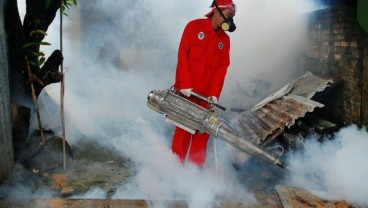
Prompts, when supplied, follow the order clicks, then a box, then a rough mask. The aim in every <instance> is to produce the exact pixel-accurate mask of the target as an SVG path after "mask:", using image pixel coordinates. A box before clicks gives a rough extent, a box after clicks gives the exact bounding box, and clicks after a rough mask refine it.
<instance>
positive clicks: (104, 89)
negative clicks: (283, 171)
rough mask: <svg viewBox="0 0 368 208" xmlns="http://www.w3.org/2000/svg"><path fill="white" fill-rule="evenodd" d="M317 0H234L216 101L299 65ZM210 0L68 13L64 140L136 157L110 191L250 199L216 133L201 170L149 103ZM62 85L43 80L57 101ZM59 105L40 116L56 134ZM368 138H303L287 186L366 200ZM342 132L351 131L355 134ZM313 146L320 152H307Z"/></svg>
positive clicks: (108, 0)
mask: <svg viewBox="0 0 368 208" xmlns="http://www.w3.org/2000/svg"><path fill="white" fill-rule="evenodd" d="M313 2H314V1H308V0H298V1H295V0H277V1H276V0H273V1H272V0H257V1H244V0H238V1H236V0H235V3H236V4H237V6H238V12H237V14H236V16H235V18H234V20H235V23H236V25H237V30H236V31H235V32H234V33H232V34H230V37H231V42H232V50H231V66H230V68H229V71H228V76H227V79H226V81H225V86H224V91H223V94H222V95H223V96H222V98H221V100H220V102H221V103H224V104H225V106H228V107H244V106H249V105H250V104H249V102H254V101H255V100H252V98H254V97H253V94H254V90H256V89H255V87H256V86H255V85H254V82H252V81H254V80H262V81H264V82H265V83H267V82H268V83H269V85H267V84H266V88H265V89H264V91H263V92H262V93H263V94H262V93H261V95H260V97H255V98H254V99H262V98H263V97H261V96H266V95H267V94H268V93H270V92H272V91H273V90H275V89H277V88H278V87H280V86H282V85H284V84H285V83H287V82H289V81H291V80H293V79H294V78H296V77H298V76H299V75H300V73H302V72H300V71H298V69H296V68H295V67H296V66H297V60H295V59H296V58H297V57H298V55H299V54H301V53H302V52H303V49H304V46H305V45H304V44H305V40H306V24H305V23H306V22H305V19H304V18H305V16H304V15H303V14H305V13H306V12H309V11H311V10H313V9H315V8H316V7H315V6H316V5H315V4H313ZM210 3H211V0H207V1H203V0H192V1H180V0H165V1H160V2H154V1H148V0H131V1H118V2H117V1H112V0H104V1H99V2H96V1H95V5H91V4H90V3H89V2H87V3H84V2H83V1H81V2H80V5H79V6H78V7H79V9H81V8H83V7H87V6H88V7H89V8H91V9H92V10H91V15H92V14H93V15H96V16H97V17H98V18H99V19H94V20H93V21H92V22H90V25H83V27H81V30H79V26H80V25H79V24H80V22H79V19H78V18H79V10H78V9H76V8H73V9H72V10H71V11H70V13H69V17H65V18H64V21H65V22H64V24H65V25H64V27H65V30H64V31H65V34H64V44H65V45H64V57H65V61H64V67H65V68H66V71H67V72H66V92H65V110H66V118H67V120H66V123H67V140H68V142H69V143H70V144H72V145H73V144H77V143H78V139H79V138H80V136H81V135H84V136H86V137H87V138H89V139H96V140H98V141H100V142H103V143H104V145H107V146H109V147H110V148H115V149H117V150H119V151H120V152H121V153H122V154H124V155H126V156H128V157H129V158H131V159H132V160H133V161H134V162H135V164H136V165H137V174H136V175H135V177H134V179H133V180H132V181H131V182H130V183H128V184H126V185H124V186H121V187H119V188H118V190H117V191H116V193H115V195H114V196H113V198H144V199H153V200H154V199H158V200H160V199H162V200H165V199H184V200H186V201H187V202H188V203H189V205H190V207H208V206H209V205H214V204H216V203H217V201H216V199H217V198H218V196H228V197H231V198H232V199H238V200H239V201H242V202H244V203H254V201H255V197H254V196H253V194H252V193H249V191H248V190H247V187H243V186H242V185H241V183H239V181H237V177H236V173H234V170H233V169H232V167H231V165H230V164H229V161H228V159H227V154H226V150H225V149H224V148H222V147H223V146H225V145H224V144H222V143H221V141H220V142H219V147H220V149H219V155H220V157H219V164H217V165H218V166H219V171H217V169H216V167H215V166H216V164H214V156H213V152H212V151H211V149H210V148H212V147H210V146H209V153H208V154H209V157H208V159H207V161H206V164H205V167H204V169H203V170H198V169H197V168H196V167H192V166H191V165H189V164H186V165H184V166H181V165H179V163H178V161H177V160H176V158H175V157H174V156H173V155H172V153H171V150H170V140H171V136H172V130H173V127H172V126H171V125H170V124H168V123H165V122H164V118H163V116H162V115H159V114H157V113H156V112H153V111H151V110H150V109H148V108H147V106H146V98H147V94H148V93H149V91H150V90H152V89H166V88H168V87H170V86H171V85H172V84H173V81H174V74H175V65H176V52H177V47H178V44H179V41H180V36H181V33H182V30H183V28H184V26H185V24H186V23H187V22H188V21H190V20H191V19H194V18H200V17H203V15H204V14H205V13H206V12H208V7H209V5H210ZM87 4H88V5H87ZM85 12H87V14H88V11H85ZM93 15H92V16H93ZM76 17H78V18H76ZM57 20H58V17H57V18H55V22H54V23H53V25H52V27H51V28H50V31H48V34H49V36H48V37H47V38H46V41H48V42H51V43H52V44H53V46H52V47H49V48H44V50H45V51H46V52H47V50H50V51H52V50H54V49H56V48H58V43H59V39H58V38H59V36H58V30H59V23H58V22H57ZM94 22H95V24H92V23H94ZM76 28H77V29H76ZM59 88H60V86H59V84H54V85H51V86H48V87H47V93H48V94H49V95H50V96H51V97H52V98H53V99H54V101H55V102H56V103H58V100H59V91H60V90H59ZM40 103H42V98H40ZM230 104H231V106H230ZM251 104H252V103H251ZM253 104H254V103H253ZM47 108H51V107H49V106H46V107H45V109H47ZM51 109H52V108H51ZM58 113H59V109H58V108H56V109H52V110H51V113H50V112H46V111H43V112H42V115H46V116H44V117H43V123H44V124H45V125H48V127H49V128H52V129H54V130H55V131H56V132H57V133H60V118H59V116H57V115H58ZM36 126H37V125H36ZM350 130H351V131H350ZM366 137H367V135H366V133H364V132H362V131H358V130H356V129H354V128H353V127H351V128H348V129H344V130H342V131H341V132H340V133H339V134H338V137H337V138H336V140H332V141H330V142H326V143H325V144H323V145H321V144H319V143H313V142H310V143H307V144H306V150H305V151H304V152H303V153H299V154H295V156H293V157H291V158H290V161H289V162H290V167H291V173H290V174H291V175H290V177H291V181H290V182H289V184H291V185H295V186H299V187H305V188H307V189H309V190H313V191H314V192H315V193H318V194H322V193H323V196H325V197H327V198H331V199H332V198H333V199H346V200H348V201H351V202H355V203H360V204H363V205H366V201H364V197H365V199H366V198H368V197H367V195H366V193H368V191H367V188H366V187H368V186H367V184H366V182H365V181H364V178H363V176H365V175H367V170H366V169H364V168H365V166H364V164H363V162H362V161H364V159H365V160H366V159H367V155H366V153H365V152H364V150H367V142H366V140H365V139H364V138H366ZM347 138H355V139H354V141H355V142H350V141H352V139H347ZM313 149H317V150H318V151H317V152H312V150H313ZM350 150H352V151H353V152H354V154H351V152H350ZM360 159H362V160H360ZM312 170H313V171H312ZM307 176H312V177H307ZM345 176H346V177H345ZM348 179H349V180H348ZM354 190H355V191H354ZM96 192H97V194H96ZM94 194H96V197H103V196H104V193H103V192H102V193H101V190H99V189H96V190H94V189H93V190H91V192H89V193H88V197H93V195H94ZM157 206H158V207H159V205H157Z"/></svg>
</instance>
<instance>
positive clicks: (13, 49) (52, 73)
mask: <svg viewBox="0 0 368 208" xmlns="http://www.w3.org/2000/svg"><path fill="white" fill-rule="evenodd" d="M4 1H5V15H4V17H5V29H6V34H7V42H8V45H9V52H8V54H9V57H8V58H9V68H10V83H11V85H10V96H11V98H10V99H11V102H14V103H17V104H20V105H23V106H27V107H30V108H32V109H34V107H33V106H32V95H31V89H30V81H29V76H28V73H27V63H26V62H25V56H27V58H28V60H29V62H32V63H35V62H38V59H39V58H40V57H37V56H34V55H32V54H31V53H29V52H27V51H26V50H25V49H24V48H23V47H24V46H25V45H26V44H29V43H33V44H34V45H32V46H31V47H29V48H27V49H29V50H31V51H32V52H39V51H40V45H39V44H40V42H42V40H43V39H44V37H45V36H44V35H43V34H42V33H32V31H39V30H41V31H44V32H46V31H47V29H48V27H49V26H50V24H51V23H52V21H53V20H54V18H55V16H56V12H57V11H58V10H59V3H60V1H59V0H53V1H52V3H51V4H50V6H49V7H48V8H46V1H45V0H26V4H27V12H26V15H25V17H24V21H23V25H22V22H21V20H20V17H19V12H18V5H17V1H16V0H4ZM55 60H57V61H55ZM62 60H63V56H62V54H61V52H60V51H59V50H56V51H55V52H54V53H53V55H52V60H51V61H46V62H45V63H48V64H47V66H46V64H45V65H44V67H42V68H40V66H35V65H31V72H32V75H33V77H35V78H36V79H35V80H33V84H34V87H35V91H36V97H38V95H39V93H41V91H42V89H43V88H44V87H45V86H46V85H48V84H51V83H56V82H60V81H61V77H62V75H61V74H60V72H59V70H58V68H59V66H60V65H61V62H62ZM36 80H37V81H36Z"/></svg>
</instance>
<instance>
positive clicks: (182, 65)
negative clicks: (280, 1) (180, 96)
mask: <svg viewBox="0 0 368 208" xmlns="http://www.w3.org/2000/svg"><path fill="white" fill-rule="evenodd" d="M229 52H230V38H229V36H228V35H227V34H226V33H225V32H224V31H223V30H221V29H220V30H218V31H215V30H214V28H213V26H212V24H211V20H210V18H207V19H197V20H193V21H191V22H189V23H188V24H187V26H186V27H185V29H184V32H183V35H182V38H181V42H180V45H179V51H178V63H177V68H176V77H175V86H174V88H175V89H177V90H180V89H188V88H193V91H194V92H197V93H199V94H201V95H204V96H206V97H209V96H216V97H217V98H219V97H220V94H221V90H222V87H223V84H224V80H225V75H226V72H227V68H228V66H229V65H230V58H229ZM190 100H192V101H193V102H195V103H198V104H199V105H201V106H203V107H207V104H206V103H204V102H200V101H198V100H195V99H194V98H190ZM208 138H209V135H208V134H207V133H202V134H200V133H198V132H196V133H195V134H194V135H192V134H190V133H189V132H187V131H185V130H183V129H181V128H179V127H176V129H175V133H174V136H173V141H172V151H173V153H174V154H176V155H177V156H178V157H179V159H180V161H181V162H184V160H185V158H186V156H187V153H188V154H189V155H188V159H189V161H190V162H193V163H195V164H197V165H198V166H199V167H202V166H203V164H204V162H205V159H206V149H207V142H208ZM188 149H189V152H188Z"/></svg>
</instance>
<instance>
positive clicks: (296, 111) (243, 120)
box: [232, 72, 333, 145]
mask: <svg viewBox="0 0 368 208" xmlns="http://www.w3.org/2000/svg"><path fill="white" fill-rule="evenodd" d="M332 82H333V81H332V80H330V79H323V78H320V77H318V76H315V75H313V74H312V73H310V72H307V73H306V74H304V75H303V76H301V77H300V78H298V79H297V80H295V81H293V82H291V83H289V84H287V85H285V86H284V87H283V88H281V89H280V90H278V91H276V92H275V93H273V94H271V95H270V96H269V97H267V98H265V99H264V100H262V101H261V102H260V103H259V104H257V105H255V107H253V108H252V109H251V110H249V111H245V112H242V113H240V114H239V115H238V116H237V117H235V118H234V119H233V121H232V123H233V125H234V128H235V129H236V130H237V131H239V132H241V133H242V134H243V135H244V136H245V137H246V138H247V139H249V140H251V141H252V142H255V143H256V144H260V145H262V144H263V143H264V142H265V141H266V140H267V138H270V137H271V138H272V135H273V134H275V133H278V134H279V133H280V130H284V128H285V127H287V128H290V127H291V126H293V125H294V124H295V121H296V120H297V119H298V118H301V117H304V116H305V114H306V113H308V112H313V111H314V109H315V108H316V107H319V108H321V107H323V106H324V105H323V104H322V103H318V102H316V101H314V100H312V99H311V98H312V97H313V95H315V94H316V93H317V92H320V91H323V90H324V89H325V88H326V87H327V86H329V83H332Z"/></svg>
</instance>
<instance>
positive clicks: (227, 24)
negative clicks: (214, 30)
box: [214, 1, 236, 32]
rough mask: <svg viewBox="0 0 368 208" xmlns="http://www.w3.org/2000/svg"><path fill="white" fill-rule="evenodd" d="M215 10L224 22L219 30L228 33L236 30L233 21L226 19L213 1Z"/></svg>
mask: <svg viewBox="0 0 368 208" xmlns="http://www.w3.org/2000/svg"><path fill="white" fill-rule="evenodd" d="M214 3H215V6H216V9H217V10H218V11H219V13H220V14H221V16H222V18H224V20H225V21H224V22H223V23H222V24H221V29H222V30H223V31H229V32H234V31H235V30H236V25H235V23H234V19H233V18H232V17H231V18H226V17H225V15H224V14H223V13H222V10H221V9H220V8H219V6H218V5H217V2H216V1H214Z"/></svg>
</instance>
